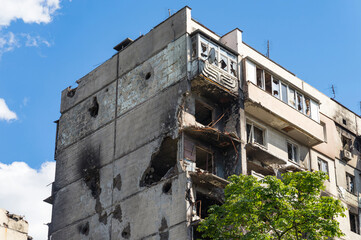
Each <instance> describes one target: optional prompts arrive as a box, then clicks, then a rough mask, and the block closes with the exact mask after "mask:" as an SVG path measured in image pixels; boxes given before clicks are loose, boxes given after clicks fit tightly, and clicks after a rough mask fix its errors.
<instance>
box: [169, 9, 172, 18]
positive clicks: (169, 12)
mask: <svg viewBox="0 0 361 240" xmlns="http://www.w3.org/2000/svg"><path fill="white" fill-rule="evenodd" d="M168 14H169V17H170V16H171V15H172V14H171V13H170V9H168Z"/></svg>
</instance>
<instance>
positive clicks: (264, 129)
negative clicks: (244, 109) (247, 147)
mask: <svg viewBox="0 0 361 240" xmlns="http://www.w3.org/2000/svg"><path fill="white" fill-rule="evenodd" d="M247 125H250V126H251V130H250V135H249V136H248V129H247ZM254 127H256V128H258V129H260V130H261V131H262V138H263V144H260V143H259V142H256V141H255V137H254ZM266 133H267V128H266V127H264V126H262V125H260V124H258V123H255V122H253V121H251V120H248V119H247V121H246V136H247V143H254V144H257V145H259V146H262V147H264V148H267V143H268V141H267V137H266V136H267V134H266ZM250 138H252V139H251V140H250Z"/></svg>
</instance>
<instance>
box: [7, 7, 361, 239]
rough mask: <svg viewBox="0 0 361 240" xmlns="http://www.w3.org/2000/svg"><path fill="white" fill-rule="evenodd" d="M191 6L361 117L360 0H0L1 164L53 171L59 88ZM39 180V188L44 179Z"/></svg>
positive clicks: (215, 25) (196, 14)
mask: <svg viewBox="0 0 361 240" xmlns="http://www.w3.org/2000/svg"><path fill="white" fill-rule="evenodd" d="M14 2H18V3H20V4H21V5H19V6H15V7H13V6H12V5H13V4H14ZM185 5H188V6H190V7H191V8H192V16H193V18H194V19H196V20H197V21H199V22H201V23H202V24H204V25H206V26H207V27H209V28H210V29H212V30H213V31H214V32H216V33H218V34H219V35H223V34H225V33H227V32H229V31H230V30H232V29H234V28H236V27H238V28H240V29H241V30H243V40H244V41H245V42H246V43H247V44H249V45H251V46H252V47H254V48H256V49H257V50H258V51H260V52H262V53H266V46H267V40H270V57H271V59H273V60H274V61H276V62H278V63H279V64H281V65H282V66H284V67H285V68H287V69H288V70H290V71H291V72H293V73H295V74H296V75H297V76H298V77H299V78H301V79H303V80H305V81H306V82H308V83H310V84H311V85H313V86H314V87H316V88H317V89H319V90H320V91H322V92H324V93H325V94H327V95H329V96H332V94H331V86H332V85H334V86H335V89H336V100H338V101H339V102H341V103H342V104H344V105H345V106H347V107H348V108H350V109H351V110H353V111H354V112H356V113H358V114H360V101H361V94H360V91H361V80H360V75H359V74H358V69H360V64H361V1H360V0H348V1H342V0H317V1H315V0H303V1H287V0H249V1H244V0H243V1H240V0H239V1H211V0H209V1H184V0H178V1H169V0H168V1H149V0H147V1H146V0H138V1H123V0H105V1H95V0H72V1H69V0H19V1H13V0H3V1H0V170H1V169H3V170H4V169H6V167H9V166H13V167H14V166H15V165H13V164H14V162H24V163H26V165H21V164H20V165H17V166H16V168H15V167H14V169H18V168H21V167H23V168H24V166H25V167H26V166H28V167H29V169H31V168H32V169H33V170H34V169H35V170H39V171H38V173H39V174H41V173H43V172H42V171H45V170H44V169H48V170H49V169H50V170H49V171H53V170H54V168H53V167H49V164H45V163H46V162H49V161H50V162H51V161H53V156H54V145H55V143H54V142H55V124H54V123H53V121H54V120H57V119H58V118H59V117H60V113H59V109H60V93H61V91H62V90H63V89H65V88H66V87H68V86H76V84H75V81H76V80H77V79H79V78H81V77H82V76H84V75H85V74H87V73H88V72H89V71H91V70H92V69H94V68H95V67H97V66H98V65H99V64H101V63H102V62H104V61H105V60H107V59H108V58H109V57H111V56H112V55H113V54H115V50H113V47H114V46H115V45H117V44H118V43H119V42H121V41H122V40H123V39H125V38H126V37H130V38H132V39H135V38H137V37H138V36H139V35H140V34H145V33H147V32H148V31H150V30H151V29H152V28H153V27H154V26H156V25H157V24H158V23H160V22H161V21H163V20H165V19H166V18H167V17H168V9H170V10H171V12H172V13H174V12H176V11H177V10H179V9H180V8H182V7H184V6H185ZM24 6H25V7H24ZM1 164H3V165H1ZM44 164H45V165H44ZM1 166H3V167H1ZM19 166H20V167H19ZM44 166H45V167H44ZM0 174H1V171H0ZM43 175H44V174H43ZM45 175H46V174H45ZM46 176H48V175H46ZM49 176H50V175H49ZM51 176H53V175H51ZM51 176H50V177H48V179H49V180H48V181H49V182H51V178H52V177H51ZM8 177H9V176H8ZM30 177H31V178H34V172H32V174H30V175H29V178H30ZM39 179H41V184H42V185H41V186H40V187H42V188H43V187H44V186H45V185H46V184H47V183H43V182H44V180H43V179H44V178H43V177H41V178H39ZM10 181H11V180H10ZM14 181H16V180H14ZM39 182H40V180H39ZM3 192H4V191H3ZM4 199H9V197H6V196H3V198H1V195H0V207H6V206H8V205H6V203H5V202H4V201H5V200H4ZM10 200H11V199H10ZM1 205H2V206H1ZM14 209H15V207H14ZM14 211H17V210H16V209H15V210H14ZM18 211H22V210H18ZM30 214H31V213H30ZM43 221H44V222H45V220H43ZM41 238H42V237H38V239H41ZM43 238H44V239H45V237H43ZM35 240H37V238H35Z"/></svg>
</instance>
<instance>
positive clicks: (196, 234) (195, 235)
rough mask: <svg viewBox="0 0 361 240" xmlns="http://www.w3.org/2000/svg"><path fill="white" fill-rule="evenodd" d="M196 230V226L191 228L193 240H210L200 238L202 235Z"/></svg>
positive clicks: (209, 239)
mask: <svg viewBox="0 0 361 240" xmlns="http://www.w3.org/2000/svg"><path fill="white" fill-rule="evenodd" d="M197 228H198V225H196V226H193V240H200V239H202V240H211V238H209V237H206V238H204V237H202V234H203V233H202V232H198V231H197Z"/></svg>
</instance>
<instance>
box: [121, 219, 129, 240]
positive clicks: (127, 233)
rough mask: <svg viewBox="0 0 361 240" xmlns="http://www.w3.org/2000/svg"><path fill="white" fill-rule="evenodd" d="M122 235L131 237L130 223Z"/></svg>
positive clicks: (126, 237) (127, 237)
mask: <svg viewBox="0 0 361 240" xmlns="http://www.w3.org/2000/svg"><path fill="white" fill-rule="evenodd" d="M122 237H123V238H125V239H129V238H130V223H128V225H127V226H126V227H125V228H124V229H123V232H122Z"/></svg>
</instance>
